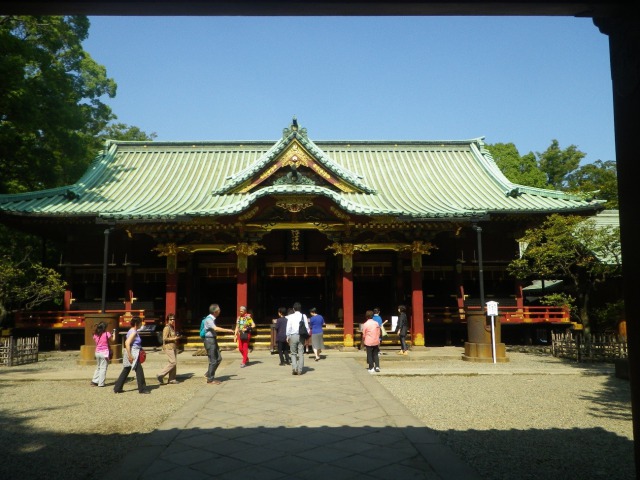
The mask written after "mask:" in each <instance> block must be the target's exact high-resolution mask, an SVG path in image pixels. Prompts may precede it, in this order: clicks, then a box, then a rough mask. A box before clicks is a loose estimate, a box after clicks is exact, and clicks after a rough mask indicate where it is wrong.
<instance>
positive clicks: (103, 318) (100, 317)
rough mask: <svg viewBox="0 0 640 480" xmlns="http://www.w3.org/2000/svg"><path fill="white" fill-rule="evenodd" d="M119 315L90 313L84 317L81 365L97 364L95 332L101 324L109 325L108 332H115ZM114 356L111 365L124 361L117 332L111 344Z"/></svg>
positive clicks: (79, 362) (79, 361)
mask: <svg viewBox="0 0 640 480" xmlns="http://www.w3.org/2000/svg"><path fill="white" fill-rule="evenodd" d="M119 317H120V316H119V315H118V314H117V313H88V314H86V315H85V317H84V345H82V346H81V347H80V359H79V360H78V364H79V365H92V364H95V363H96V358H95V353H96V343H95V341H94V340H93V332H94V330H95V328H96V325H97V324H98V323H100V322H105V323H106V324H107V332H113V330H114V329H117V328H118V319H119ZM111 351H112V352H113V356H112V358H111V359H110V361H109V363H119V362H121V361H122V345H121V343H120V339H119V338H118V332H117V331H116V338H115V339H114V341H113V343H112V344H111Z"/></svg>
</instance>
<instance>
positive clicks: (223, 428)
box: [105, 349, 493, 480]
mask: <svg viewBox="0 0 640 480" xmlns="http://www.w3.org/2000/svg"><path fill="white" fill-rule="evenodd" d="M449 352H450V353H443V351H442V350H440V351H439V353H438V354H435V353H431V352H430V351H429V349H424V350H423V352H422V353H419V354H416V355H414V358H419V357H429V356H430V355H431V357H432V359H433V358H435V355H444V356H445V357H446V356H447V355H453V356H454V357H455V358H457V359H459V358H460V357H459V355H460V352H459V349H450V350H449ZM185 353H186V352H185ZM235 353H237V352H223V357H224V360H223V363H222V366H221V367H220V368H219V369H218V378H219V379H220V380H221V381H222V383H221V384H220V385H207V384H206V383H205V378H204V376H203V377H202V382H203V388H202V389H201V390H200V391H199V392H198V393H197V394H196V396H195V397H194V398H192V399H191V400H190V401H188V402H187V403H186V404H185V405H184V406H183V407H182V408H181V409H180V410H178V411H177V412H176V413H175V414H174V415H173V416H171V417H170V418H169V419H167V420H166V421H165V422H164V423H163V424H162V425H161V426H160V427H159V428H158V429H157V430H156V431H154V432H153V433H151V434H149V435H148V436H147V437H146V439H145V440H144V441H143V442H142V444H141V445H140V446H139V447H138V448H137V449H136V451H134V452H131V453H130V454H129V455H128V456H127V457H126V458H124V459H123V460H122V462H121V463H120V464H119V465H118V466H117V467H116V468H114V469H113V470H111V471H110V472H109V473H108V474H107V476H106V477H105V478H106V479H108V480H111V479H122V478H138V479H154V480H160V479H164V478H167V479H171V480H175V479H176V478H177V479H207V478H220V479H281V478H293V479H327V480H329V479H331V480H339V479H365V478H367V479H371V478H381V479H382V478H384V479H389V478H402V479H407V478H420V479H434V480H435V479H447V480H448V479H456V480H476V479H479V478H480V477H479V475H478V474H477V473H476V472H475V471H474V470H473V469H471V468H470V467H469V466H467V465H466V464H465V463H464V462H463V461H462V460H461V459H460V458H459V457H457V456H456V455H455V454H454V453H453V452H452V451H451V450H450V449H449V448H448V447H447V446H445V445H443V444H442V443H441V442H440V441H439V439H438V438H437V436H436V434H435V433H434V432H432V431H430V430H429V429H427V428H425V427H424V426H422V424H421V422H420V420H418V419H417V418H416V417H414V416H413V415H412V414H411V413H410V412H409V411H408V410H407V409H406V408H405V407H404V406H403V405H402V404H400V403H399V402H398V401H397V400H396V399H395V398H394V397H393V396H392V395H391V394H390V393H389V392H388V391H387V390H386V389H385V388H384V387H382V386H381V385H380V384H379V383H378V382H377V381H376V379H375V375H374V374H370V373H368V372H367V370H366V366H365V359H364V352H358V351H350V352H338V351H333V350H329V351H327V352H326V355H323V359H322V360H320V361H318V362H315V361H313V359H312V358H309V357H307V358H305V373H304V375H301V376H297V375H292V374H291V368H290V367H288V366H282V367H281V366H279V365H278V361H277V356H272V355H271V354H270V353H269V352H268V351H256V352H253V353H252V354H251V355H250V363H249V366H248V367H247V368H240V365H239V361H238V360H239V358H238V356H237V355H236V354H235ZM392 355H393V352H389V353H387V354H386V355H383V357H382V358H383V359H384V360H391V357H392ZM182 358H184V357H182V356H181V359H182ZM452 358H453V357H452ZM198 360H200V362H198V365H199V366H202V372H199V373H198V370H196V375H203V374H204V368H205V365H206V362H203V361H202V360H206V359H203V358H199V359H198ZM384 360H383V364H382V368H383V373H382V374H385V373H384V371H385V370H384V369H385V363H384ZM401 360H405V359H404V358H403V359H401ZM393 363H397V362H387V364H388V366H389V367H391V366H392V364H393ZM403 363H407V362H403ZM440 363H443V362H440ZM444 363H448V362H444ZM456 363H458V362H456ZM181 364H182V365H183V366H185V362H182V363H181ZM492 366H493V365H492ZM472 368H473V369H474V370H483V369H486V368H487V367H486V366H478V365H476V366H473V367H472ZM389 370H391V368H389Z"/></svg>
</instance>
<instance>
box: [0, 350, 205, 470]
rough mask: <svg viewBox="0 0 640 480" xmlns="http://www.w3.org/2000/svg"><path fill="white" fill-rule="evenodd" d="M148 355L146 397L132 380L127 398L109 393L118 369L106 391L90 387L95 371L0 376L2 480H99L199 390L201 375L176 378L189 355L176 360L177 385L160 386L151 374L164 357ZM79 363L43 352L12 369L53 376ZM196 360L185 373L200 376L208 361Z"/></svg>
mask: <svg viewBox="0 0 640 480" xmlns="http://www.w3.org/2000/svg"><path fill="white" fill-rule="evenodd" d="M150 355H153V356H154V357H156V358H153V359H152V361H150V359H148V360H147V363H145V377H146V381H147V385H148V387H150V389H151V390H152V394H151V395H139V394H138V393H137V387H136V382H135V376H134V375H133V374H131V375H130V376H129V381H128V382H127V383H126V384H125V393H124V394H120V395H115V394H114V393H113V382H114V381H115V378H116V377H117V376H118V375H119V374H120V371H121V370H122V365H110V366H109V369H108V371H107V382H106V383H107V386H106V387H105V388H99V387H90V386H89V381H90V380H91V375H92V374H93V367H84V371H86V372H87V373H88V376H87V377H86V378H83V379H82V380H77V379H75V380H71V379H68V378H66V377H68V376H69V375H62V374H61V376H63V377H65V379H63V380H55V379H52V380H37V381H11V380H4V379H3V377H2V376H1V375H0V451H1V452H2V457H4V458H5V459H6V458H7V457H6V456H5V455H6V452H10V455H9V457H10V458H11V461H10V462H7V461H5V460H0V479H3V480H13V479H16V480H17V479H47V480H57V479H65V480H74V479H98V478H101V477H102V476H103V475H104V473H105V470H106V469H108V468H109V467H111V466H112V465H114V464H115V463H116V462H117V461H118V460H119V459H120V458H121V457H122V456H124V455H125V454H126V453H127V452H128V451H129V450H130V449H131V448H132V447H133V446H134V445H135V444H136V442H137V441H138V440H139V439H140V438H141V436H142V435H143V434H145V433H148V432H151V431H153V430H154V429H155V428H156V427H157V426H159V425H160V424H161V423H162V422H163V421H164V420H165V419H166V418H167V417H168V416H169V415H171V413H173V412H175V411H176V410H177V409H178V408H180V407H181V406H182V405H183V404H184V403H185V402H186V401H187V400H189V399H190V398H192V397H193V395H194V393H195V392H196V391H197V390H198V389H200V388H202V386H203V382H204V377H202V376H200V377H199V378H197V379H196V378H193V377H194V376H195V375H194V376H192V375H189V376H181V375H180V366H181V365H180V362H181V360H182V359H183V357H184V356H185V355H188V353H185V354H182V355H180V356H179V357H178V379H179V380H181V382H182V383H180V384H178V385H166V384H165V385H162V386H159V385H158V382H157V381H156V380H155V377H154V375H155V374H156V373H157V372H158V370H159V367H161V366H163V365H164V363H162V362H163V359H162V357H161V355H162V354H161V353H159V352H155V353H151V354H150ZM77 358H78V353H77V352H72V353H68V352H63V353H55V354H42V355H40V359H39V361H38V363H36V364H30V365H23V366H15V367H11V368H10V370H11V371H15V370H16V369H20V370H23V371H25V372H26V373H28V372H29V371H32V370H39V371H40V372H41V373H40V376H42V375H43V374H45V375H46V373H47V371H50V372H51V373H52V374H55V373H56V372H63V371H64V370H66V369H77V368H78V367H76V360H77ZM164 358H165V359H166V357H164ZM199 360H201V361H200V362H198V365H199V364H202V367H198V368H197V369H194V368H189V369H188V370H191V371H193V370H195V371H198V372H200V371H202V373H204V371H205V370H206V366H207V360H206V357H205V358H202V359H199ZM2 368H3V369H5V370H6V367H2ZM186 370H187V368H183V371H186ZM0 373H2V372H1V371H0ZM52 376H54V375H52Z"/></svg>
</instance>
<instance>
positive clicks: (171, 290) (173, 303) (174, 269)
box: [162, 243, 178, 320]
mask: <svg viewBox="0 0 640 480" xmlns="http://www.w3.org/2000/svg"><path fill="white" fill-rule="evenodd" d="M162 255H165V256H166V257H167V276H166V289H165V303H164V317H165V318H166V316H167V315H168V314H170V313H173V314H175V313H176V310H177V307H178V248H177V246H176V244H175V243H170V244H168V245H166V246H165V247H164V249H163V253H162ZM163 320H164V318H163Z"/></svg>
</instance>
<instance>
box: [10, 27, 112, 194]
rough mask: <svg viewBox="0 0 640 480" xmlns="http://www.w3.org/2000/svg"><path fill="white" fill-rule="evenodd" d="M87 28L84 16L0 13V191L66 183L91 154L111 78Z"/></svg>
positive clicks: (106, 116) (108, 114)
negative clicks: (88, 44)
mask: <svg viewBox="0 0 640 480" xmlns="http://www.w3.org/2000/svg"><path fill="white" fill-rule="evenodd" d="M88 32H89V20H88V18H87V17H85V16H77V15H73V16H64V17H49V16H46V17H44V16H33V17H30V16H26V17H19V16H3V17H0V78H1V79H2V81H0V193H16V192H24V191H31V190H38V189H43V188H51V187H56V186H60V185H65V184H70V183H73V182H74V181H75V180H77V179H78V178H79V177H80V176H81V175H82V173H84V171H85V170H86V168H87V167H88V165H89V163H90V162H91V160H92V159H93V157H94V155H95V153H96V147H97V138H98V135H99V134H100V132H101V131H103V130H104V128H105V127H106V126H107V124H108V123H109V121H111V120H112V119H114V118H115V116H114V115H113V113H112V111H111V109H110V108H109V106H107V105H106V104H105V103H104V102H103V101H102V98H103V97H105V96H107V97H113V96H115V93H116V83H115V82H114V80H113V79H111V78H109V77H108V76H107V71H106V68H105V67H104V66H102V65H99V64H98V63H96V62H95V61H94V60H93V59H92V58H91V56H90V55H89V54H88V53H87V52H85V51H84V49H83V47H82V41H83V40H85V39H86V38H87V36H88Z"/></svg>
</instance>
